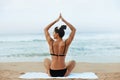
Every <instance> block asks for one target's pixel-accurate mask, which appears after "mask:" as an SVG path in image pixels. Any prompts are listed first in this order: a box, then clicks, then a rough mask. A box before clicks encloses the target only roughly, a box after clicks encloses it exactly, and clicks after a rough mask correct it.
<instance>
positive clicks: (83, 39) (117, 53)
mask: <svg viewBox="0 0 120 80" xmlns="http://www.w3.org/2000/svg"><path fill="white" fill-rule="evenodd" d="M65 38H66V36H65ZM50 57H51V56H50V55H49V47H48V44H47V41H46V40H45V36H44V34H43V33H39V34H0V62H31V61H32V62H39V61H43V60H44V59H45V58H50ZM69 60H75V61H76V62H92V63H120V33H77V34H76V35H75V38H74V40H73V42H72V43H71V45H70V47H69V49H68V53H67V56H66V61H69Z"/></svg>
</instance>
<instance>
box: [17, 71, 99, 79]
mask: <svg viewBox="0 0 120 80" xmlns="http://www.w3.org/2000/svg"><path fill="white" fill-rule="evenodd" d="M19 78H24V79H37V78H43V79H44V78H45V79H47V78H60V79H61V78H63V79H65V78H81V79H98V77H97V75H96V74H95V73H93V72H83V73H71V74H70V75H69V76H67V77H50V76H48V74H46V73H43V72H27V73H25V74H22V75H21V76H20V77H19Z"/></svg>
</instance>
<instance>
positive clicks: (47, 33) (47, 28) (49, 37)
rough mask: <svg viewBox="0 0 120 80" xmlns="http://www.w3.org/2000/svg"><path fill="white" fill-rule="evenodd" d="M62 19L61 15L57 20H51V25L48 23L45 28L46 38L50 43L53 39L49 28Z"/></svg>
mask: <svg viewBox="0 0 120 80" xmlns="http://www.w3.org/2000/svg"><path fill="white" fill-rule="evenodd" d="M59 19H60V16H59V18H57V19H56V20H55V21H53V22H51V23H50V24H49V25H47V26H46V27H45V28H44V33H45V37H46V40H47V42H48V44H50V42H51V41H52V40H53V39H52V38H51V36H50V34H49V32H48V30H49V29H50V28H51V27H52V26H53V25H54V24H55V23H56V22H58V21H59Z"/></svg>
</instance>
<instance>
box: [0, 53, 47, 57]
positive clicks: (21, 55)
mask: <svg viewBox="0 0 120 80" xmlns="http://www.w3.org/2000/svg"><path fill="white" fill-rule="evenodd" d="M38 56H39V57H41V56H49V53H42V54H41V53H30V54H28V53H27V54H25V53H21V54H10V55H0V57H38Z"/></svg>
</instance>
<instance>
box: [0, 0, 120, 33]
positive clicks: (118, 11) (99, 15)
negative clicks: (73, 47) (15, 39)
mask: <svg viewBox="0 0 120 80" xmlns="http://www.w3.org/2000/svg"><path fill="white" fill-rule="evenodd" d="M60 13H61V14H62V16H63V17H64V18H65V19H66V20H67V21H68V22H70V23H71V24H72V25H74V26H75V28H76V29H77V31H78V32H119V31H120V0H0V34H3V33H6V34H7V33H8V34H9V33H41V32H43V28H44V27H45V26H47V25H48V24H49V23H50V22H52V21H54V20H55V19H57V18H58V16H59V14H60ZM61 24H64V23H63V22H62V21H60V22H58V23H57V24H55V26H60V25H61Z"/></svg>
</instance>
